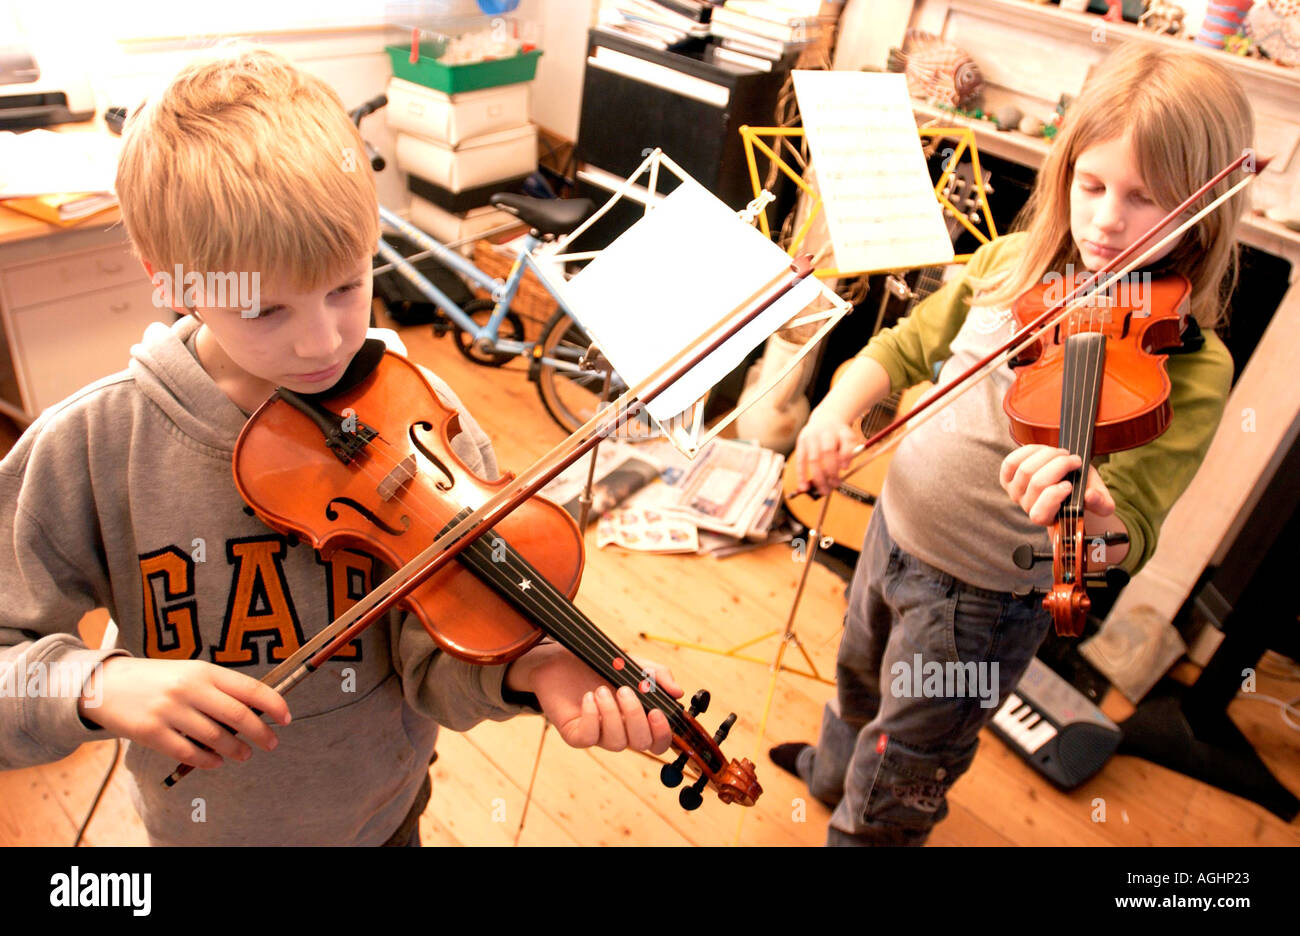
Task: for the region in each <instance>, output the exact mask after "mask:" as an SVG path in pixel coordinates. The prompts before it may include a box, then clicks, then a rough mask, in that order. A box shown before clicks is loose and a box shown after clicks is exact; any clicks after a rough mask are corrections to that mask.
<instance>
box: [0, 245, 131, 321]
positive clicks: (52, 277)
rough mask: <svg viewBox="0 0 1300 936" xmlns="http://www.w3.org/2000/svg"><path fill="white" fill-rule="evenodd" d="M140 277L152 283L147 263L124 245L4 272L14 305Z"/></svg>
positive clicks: (9, 295)
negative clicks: (145, 264) (145, 269)
mask: <svg viewBox="0 0 1300 936" xmlns="http://www.w3.org/2000/svg"><path fill="white" fill-rule="evenodd" d="M136 281H139V282H140V283H143V284H146V285H147V284H148V283H149V280H148V279H147V278H146V277H145V273H144V267H142V266H141V265H140V261H139V260H137V259H135V257H134V256H132V255H131V251H130V250H129V249H128V248H127V247H126V246H124V245H121V246H119V245H114V246H111V247H101V248H99V249H97V250H87V251H84V252H82V253H74V254H66V255H64V256H62V257H56V258H54V259H50V260H40V261H37V262H36V263H27V264H23V265H21V266H15V267H11V268H10V269H8V270H5V272H4V286H5V292H6V294H7V295H8V298H9V303H8V304H9V308H11V309H20V308H22V307H23V306H29V305H35V304H36V303H38V302H49V301H51V300H53V299H63V298H65V297H67V296H75V295H78V294H79V293H88V292H93V291H94V290H96V289H105V288H107V287H109V286H118V285H121V284H123V283H133V282H136ZM152 291H153V290H152V287H150V292H152Z"/></svg>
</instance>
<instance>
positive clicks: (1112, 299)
mask: <svg viewBox="0 0 1300 936" xmlns="http://www.w3.org/2000/svg"><path fill="white" fill-rule="evenodd" d="M1080 272H1081V273H1084V274H1087V272H1088V271H1086V270H1084V271H1080ZM1077 282H1078V280H1077V278H1076V273H1075V269H1074V264H1072V263H1067V264H1066V265H1065V274H1064V275H1062V274H1060V273H1057V272H1056V271H1055V270H1049V271H1048V272H1047V273H1046V274H1044V275H1043V285H1044V286H1045V287H1046V289H1044V290H1043V302H1044V303H1046V304H1047V305H1055V304H1056V303H1058V302H1060V301H1061V300H1062V299H1064V298H1065V297H1066V296H1067V295H1069V294H1070V292H1071V291H1072V290H1073V289H1074V284H1076V283H1077ZM1072 305H1075V306H1076V307H1080V308H1102V309H1106V308H1110V307H1112V306H1122V307H1125V308H1129V309H1132V310H1133V311H1134V312H1135V313H1137V314H1138V315H1142V316H1145V315H1150V314H1151V273H1150V272H1149V271H1144V272H1142V273H1129V274H1127V275H1126V276H1121V277H1119V278H1118V279H1117V280H1116V281H1115V282H1114V283H1112V284H1111V285H1110V286H1109V287H1108V288H1106V289H1099V290H1096V291H1095V292H1092V293H1089V294H1088V295H1087V296H1084V297H1082V298H1080V299H1076V300H1075V301H1074V303H1072Z"/></svg>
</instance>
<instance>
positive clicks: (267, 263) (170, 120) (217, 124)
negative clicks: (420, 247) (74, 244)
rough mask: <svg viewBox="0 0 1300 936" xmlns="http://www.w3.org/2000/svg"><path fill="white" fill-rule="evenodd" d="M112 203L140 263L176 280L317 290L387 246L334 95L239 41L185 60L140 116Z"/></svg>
mask: <svg viewBox="0 0 1300 936" xmlns="http://www.w3.org/2000/svg"><path fill="white" fill-rule="evenodd" d="M117 193H118V197H119V199H120V201H121V206H122V220H123V222H124V223H125V225H126V230H127V233H128V234H129V235H130V238H131V242H132V244H133V245H134V248H135V251H136V253H137V255H139V256H140V257H141V258H142V259H143V260H146V261H148V262H149V263H150V264H151V265H152V266H153V267H154V268H155V269H157V270H165V271H167V272H168V273H170V271H171V270H172V269H173V268H174V267H175V266H176V265H177V264H179V265H181V266H182V267H183V268H184V269H185V270H186V271H187V272H188V271H195V272H198V273H201V274H205V273H228V272H236V271H240V272H243V271H246V272H260V273H261V274H263V275H265V276H268V277H272V278H284V279H285V280H287V281H288V282H289V283H290V284H291V285H292V286H293V288H295V289H298V290H301V291H309V290H312V289H318V288H320V287H321V286H322V285H324V284H326V283H327V281H328V280H329V278H331V277H337V276H339V275H343V274H344V273H345V271H350V270H351V269H352V268H354V267H355V266H356V264H357V263H358V261H359V259H360V258H361V257H363V256H365V257H369V256H372V255H373V254H374V252H375V245H376V242H377V241H378V239H379V203H378V199H377V197H376V194H375V181H374V177H373V175H372V174H371V171H370V163H369V161H368V160H367V159H366V155H365V147H364V145H363V144H362V142H361V136H360V134H359V133H358V132H357V129H356V127H354V126H353V124H352V122H351V120H350V119H349V118H348V115H347V113H346V111H345V110H344V107H343V103H342V101H340V100H339V96H338V95H337V94H336V93H335V92H334V90H333V89H332V88H330V87H329V85H327V84H325V82H323V81H321V80H320V79H319V78H315V77H313V76H311V75H308V74H306V73H304V72H302V71H300V70H299V69H298V68H296V67H295V66H294V65H293V64H291V63H290V62H289V61H288V60H287V59H285V58H283V57H282V56H280V55H278V54H276V53H275V52H272V51H270V50H267V49H261V48H256V47H253V46H249V45H247V44H243V43H239V44H234V45H230V46H226V47H223V48H221V49H218V50H216V51H215V52H209V53H208V54H205V55H204V56H203V57H202V58H201V59H200V60H197V61H195V62H192V63H190V64H189V65H187V66H186V67H185V68H183V69H182V70H181V71H180V73H179V74H177V75H176V77H175V78H174V79H172V81H171V82H170V84H168V86H167V88H166V89H165V90H164V91H163V92H162V93H161V95H159V96H157V97H154V98H152V99H151V100H149V101H147V102H146V103H145V104H144V105H142V106H141V107H140V108H139V109H138V110H136V111H135V112H134V113H133V114H132V115H131V117H130V118H129V119H128V121H127V124H126V127H125V128H124V130H123V147H122V157H121V161H120V163H119V164H118V169H117ZM178 298H179V297H178Z"/></svg>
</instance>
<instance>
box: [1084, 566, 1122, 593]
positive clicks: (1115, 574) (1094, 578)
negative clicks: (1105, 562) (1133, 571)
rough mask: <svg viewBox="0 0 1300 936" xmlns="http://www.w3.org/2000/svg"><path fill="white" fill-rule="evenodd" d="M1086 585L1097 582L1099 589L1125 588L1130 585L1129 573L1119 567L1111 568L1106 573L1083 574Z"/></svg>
mask: <svg viewBox="0 0 1300 936" xmlns="http://www.w3.org/2000/svg"><path fill="white" fill-rule="evenodd" d="M1083 578H1084V583H1085V584H1087V583H1089V582H1096V583H1097V585H1098V587H1100V586H1101V585H1103V584H1104V585H1105V587H1107V588H1123V587H1124V586H1125V585H1127V584H1128V579H1129V576H1128V573H1127V572H1125V571H1124V570H1123V569H1121V568H1119V567H1118V566H1111V567H1110V568H1109V569H1107V570H1106V571H1105V572H1085V573H1084V574H1083Z"/></svg>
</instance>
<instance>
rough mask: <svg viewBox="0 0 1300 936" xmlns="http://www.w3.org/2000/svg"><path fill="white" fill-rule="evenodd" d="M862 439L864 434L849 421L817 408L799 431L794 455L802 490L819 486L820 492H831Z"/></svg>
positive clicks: (818, 490)
mask: <svg viewBox="0 0 1300 936" xmlns="http://www.w3.org/2000/svg"><path fill="white" fill-rule="evenodd" d="M861 442H862V437H861V436H860V435H858V433H857V432H855V431H854V429H853V427H852V426H850V425H849V424H848V423H846V422H843V421H841V420H839V419H836V418H834V417H828V416H819V415H818V414H817V412H816V411H814V412H813V415H812V417H811V418H809V420H808V422H807V423H806V424H805V425H804V427H803V429H802V430H801V431H800V433H799V440H798V442H797V443H796V444H795V450H794V455H793V456H792V457H793V458H794V460H795V464H796V465H797V466H798V472H799V485H800V487H799V489H800V491H807V490H809V489H811V488H816V490H817V492H818V493H819V494H828V493H829V492H830V491H832V490H834V488H835V486H836V485H837V484H839V483H840V477H841V476H842V475H843V474H844V472H845V471H846V470H847V469H848V467H849V464H850V463H851V462H852V460H853V450H854V449H855V448H857V446H858V445H859V444H860V443H861Z"/></svg>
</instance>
